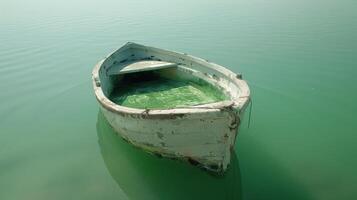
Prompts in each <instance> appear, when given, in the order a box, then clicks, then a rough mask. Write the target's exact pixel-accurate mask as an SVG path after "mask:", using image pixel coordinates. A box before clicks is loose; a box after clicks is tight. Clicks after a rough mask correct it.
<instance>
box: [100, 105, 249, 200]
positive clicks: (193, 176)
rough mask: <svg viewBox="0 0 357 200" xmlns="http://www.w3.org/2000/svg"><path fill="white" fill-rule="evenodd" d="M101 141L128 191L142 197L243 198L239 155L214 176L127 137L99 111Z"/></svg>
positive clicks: (115, 174) (107, 161) (118, 179)
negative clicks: (136, 144) (159, 154)
mask: <svg viewBox="0 0 357 200" xmlns="http://www.w3.org/2000/svg"><path fill="white" fill-rule="evenodd" d="M97 134H98V143H99V146H100V150H101V154H102V156H103V160H104V163H105V165H106V167H107V169H108V171H109V173H110V174H111V176H112V177H113V178H114V180H115V181H116V182H117V183H118V185H119V187H120V188H121V189H122V190H123V191H124V192H125V194H126V195H127V196H128V197H129V198H130V199H134V200H137V199H138V200H140V199H155V200H157V199H180V200H181V199H215V200H216V199H227V200H228V199H235V200H236V199H241V198H242V189H241V177H240V169H239V163H238V159H237V156H236V154H235V153H233V154H232V160H231V164H230V166H229V169H228V170H227V171H226V173H225V174H224V175H223V176H214V175H212V174H209V173H207V172H206V171H204V170H202V169H199V168H197V167H195V166H192V165H189V164H188V163H184V162H182V161H177V160H170V159H167V158H160V157H157V156H154V155H151V154H149V153H146V152H144V151H142V150H140V149H138V148H135V147H134V146H132V145H131V144H129V143H127V142H126V141H124V140H123V139H122V138H121V137H120V136H118V135H117V133H116V132H115V131H114V130H113V129H112V127H111V126H110V125H109V123H108V122H107V121H106V119H105V118H104V116H103V114H102V113H101V112H100V111H99V113H98V120H97Z"/></svg>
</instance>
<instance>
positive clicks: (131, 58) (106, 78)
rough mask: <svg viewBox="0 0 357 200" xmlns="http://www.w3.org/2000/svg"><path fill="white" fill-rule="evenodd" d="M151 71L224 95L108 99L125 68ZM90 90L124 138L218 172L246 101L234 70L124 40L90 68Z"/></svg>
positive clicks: (243, 85)
mask: <svg viewBox="0 0 357 200" xmlns="http://www.w3.org/2000/svg"><path fill="white" fill-rule="evenodd" d="M149 71H154V72H155V73H158V74H161V75H162V76H167V77H169V76H176V77H179V78H181V79H184V80H203V81H205V82H207V83H209V84H210V85H212V86H214V87H216V88H218V89H219V90H221V91H222V92H224V93H225V94H226V95H227V96H228V97H229V98H228V100H224V101H219V102H214V103H208V104H201V105H193V106H185V107H175V108H170V109H140V108H132V107H126V106H122V105H119V104H116V103H114V102H113V101H111V100H110V98H109V97H110V94H111V92H112V91H113V89H114V87H115V86H116V84H118V80H119V79H121V77H123V76H126V75H127V74H133V73H138V74H139V73H144V72H149ZM92 79H93V87H94V92H95V96H96V98H97V100H98V102H99V105H100V108H101V111H102V113H103V114H104V116H105V118H106V119H107V120H108V122H109V124H110V125H111V126H112V127H113V128H114V130H115V131H116V132H118V133H119V134H120V135H121V136H122V137H123V138H124V139H125V140H127V141H128V142H130V143H132V144H133V145H135V146H137V147H139V148H142V149H144V150H146V151H148V152H151V153H154V154H157V155H160V156H163V157H169V158H179V159H184V160H187V161H189V162H190V163H191V164H194V165H198V166H200V167H203V168H205V169H208V170H210V171H214V172H218V173H222V172H224V171H225V170H226V169H227V167H228V165H229V163H230V160H231V151H233V148H234V144H235V140H236V136H237V134H238V126H239V124H240V121H241V117H242V116H243V113H244V111H245V109H246V107H247V105H248V103H249V102H250V92H249V87H248V85H247V83H246V82H245V81H244V80H242V76H241V75H240V74H235V73H233V72H232V71H230V70H228V69H226V68H224V67H222V66H220V65H217V64H214V63H211V62H209V61H207V60H204V59H201V58H197V57H194V56H191V55H188V54H185V53H178V52H173V51H168V50H163V49H158V48H154V47H148V46H144V45H140V44H136V43H131V42H129V43H127V44H125V45H124V46H123V47H121V48H120V49H118V50H117V51H115V52H113V53H111V54H110V55H109V56H107V57H106V58H105V59H103V60H101V61H100V62H99V63H98V64H97V65H96V66H95V67H94V69H93V72H92Z"/></svg>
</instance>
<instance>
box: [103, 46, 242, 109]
mask: <svg viewBox="0 0 357 200" xmlns="http://www.w3.org/2000/svg"><path fill="white" fill-rule="evenodd" d="M160 51H162V50H156V49H150V50H148V49H146V48H144V47H142V48H141V47H140V46H138V47H126V48H125V47H124V49H119V50H118V51H117V52H114V53H113V54H111V55H110V56H109V57H107V59H105V60H104V62H103V63H102V64H101V67H100V69H99V78H100V82H101V88H102V90H103V93H104V94H105V95H106V96H107V97H108V98H109V99H110V100H111V101H113V102H114V103H116V104H119V105H120V104H121V105H123V106H128V107H134V108H150V109H170V108H177V107H181V106H197V105H203V104H209V103H215V102H219V101H224V100H231V99H232V98H235V97H236V96H239V89H238V87H237V86H234V85H232V84H230V81H229V78H228V77H225V75H224V74H223V73H221V72H220V71H217V70H214V69H212V68H209V67H207V66H206V64H205V62H206V61H204V60H202V61H201V60H199V62H197V61H196V60H195V59H196V58H193V57H190V56H185V55H184V56H183V55H182V54H179V53H175V52H168V53H167V52H165V53H163V52H160ZM228 86H229V87H228ZM155 87H156V88H155ZM180 89H181V90H180ZM160 93H161V94H160ZM163 96H168V97H170V98H171V99H165V98H163ZM158 98H159V100H158ZM160 98H161V99H160ZM175 98H176V99H175ZM135 99H139V101H137V102H135ZM185 99H188V101H189V102H184V101H185ZM190 99H191V100H192V101H190ZM125 100H127V104H125ZM145 100H146V101H145ZM156 100H158V101H156ZM165 100H166V101H172V103H171V105H162V106H160V103H161V104H163V102H164V101H165ZM150 101H153V102H155V101H156V105H152V106H149V107H147V106H148V103H149V102H150ZM123 102H124V103H123ZM175 102H176V103H175Z"/></svg>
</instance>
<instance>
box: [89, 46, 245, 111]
mask: <svg viewBox="0 0 357 200" xmlns="http://www.w3.org/2000/svg"><path fill="white" fill-rule="evenodd" d="M128 47H129V48H144V49H150V50H159V51H164V52H167V53H171V54H177V55H179V56H183V57H188V58H190V59H191V60H194V61H196V62H198V63H202V64H203V65H204V66H205V67H208V68H210V69H211V70H213V71H217V72H220V73H222V74H224V75H225V76H226V79H227V80H229V81H231V82H234V83H235V84H236V85H237V87H238V88H239V90H240V95H239V97H238V98H235V99H233V100H229V101H227V100H223V101H218V102H214V103H209V104H200V105H197V106H190V107H184V108H182V107H181V108H180V107H176V108H169V109H140V108H131V107H126V106H121V105H118V104H116V103H114V102H112V101H111V100H110V99H109V98H108V97H107V96H106V95H105V94H104V92H103V90H102V88H101V85H100V84H97V81H98V79H99V70H100V68H101V67H102V65H103V63H104V61H106V60H107V59H108V58H111V56H112V55H113V54H115V53H116V52H118V51H120V50H122V49H124V48H128ZM239 77H240V76H239V75H237V74H235V73H234V72H232V71H231V70H229V69H227V68H225V67H223V66H221V65H218V64H216V63H212V62H209V61H207V60H204V59H202V58H199V57H195V56H192V55H189V54H186V53H181V52H177V51H170V50H166V49H159V48H155V47H150V46H144V45H140V44H136V43H132V42H128V43H126V44H125V45H124V46H122V47H120V48H119V49H117V50H115V51H113V52H112V53H110V54H109V55H108V56H106V57H105V58H104V59H102V60H101V61H99V62H98V63H97V64H96V65H95V67H94V69H93V71H92V83H93V88H94V93H95V96H96V98H97V100H98V102H99V103H100V104H101V105H102V106H103V107H104V108H105V109H107V110H109V111H111V112H114V113H117V114H121V115H131V116H134V117H135V116H141V117H142V116H146V117H147V118H155V117H159V118H161V117H163V118H167V117H168V116H171V117H182V116H183V115H185V114H199V113H207V112H219V111H221V110H224V109H226V108H234V109H238V111H239V113H241V112H243V111H244V110H245V108H246V107H247V105H248V103H249V102H250V90H249V87H248V84H247V83H246V81H245V80H242V79H240V78H239Z"/></svg>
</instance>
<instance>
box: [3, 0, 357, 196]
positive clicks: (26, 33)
mask: <svg viewBox="0 0 357 200" xmlns="http://www.w3.org/2000/svg"><path fill="white" fill-rule="evenodd" d="M356 10H357V2H356V1H353V0H341V1H337V0H335V1H332V0H314V1H308V0H302V1H297V0H296V1H285V0H271V1H264V0H234V1H233V0H232V1H218V0H205V1H202V0H198V1H192V2H183V1H176V2H175V1H164V0H153V1H138V0H137V1H135V0H122V1H114V0H102V1H99V0H86V1H84V0H71V1H60V0H54V1H45V0H28V1H20V0H2V1H1V2H0V81H1V84H0V90H1V93H0V199H1V200H22V199H26V200H27V199H36V200H42V199H134V200H136V199H324V200H326V199H356V198H357V192H356V187H357V173H356V169H357V145H356V141H357V134H356V133H357V123H356V122H355V121H356V116H355V113H356V112H357V103H356V102H357V83H356V81H357V78H356V77H357V57H356V55H357V37H356V36H357V11H356ZM127 41H134V42H138V43H143V44H147V45H152V46H157V47H162V48H167V49H172V50H177V51H181V52H187V53H190V54H193V55H196V56H199V57H203V58H206V59H209V60H212V61H214V62H216V63H219V64H221V65H224V66H227V67H228V68H230V69H231V70H232V71H234V72H241V73H243V76H244V78H245V79H246V80H247V81H248V82H249V84H250V87H251V90H252V97H253V115H252V122H251V126H250V128H249V129H248V127H247V120H245V121H244V122H243V124H242V125H241V129H240V134H239V136H238V140H237V143H236V148H235V155H234V156H233V160H232V166H231V169H230V170H229V171H228V173H227V174H226V176H225V177H221V178H217V177H214V176H211V175H209V174H207V173H206V172H203V171H201V170H199V169H197V168H195V167H192V166H190V165H187V164H184V163H179V162H176V161H172V160H166V159H160V158H157V157H152V156H150V155H148V154H146V153H143V152H141V151H139V150H137V149H135V148H133V147H131V146H130V145H128V144H127V143H125V142H123V141H122V140H121V139H120V138H118V137H116V136H115V135H114V132H113V130H112V129H111V128H110V127H109V126H108V124H107V123H106V121H105V120H104V119H103V116H102V115H101V113H99V110H98V106H97V104H96V101H95V98H94V95H93V91H92V86H91V80H90V78H91V76H90V74H91V70H92V67H93V66H94V65H95V63H96V62H97V61H99V60H100V59H102V58H103V57H104V56H105V55H107V54H108V53H110V52H111V51H113V50H115V49H117V48H118V47H120V46H121V45H122V44H124V43H125V42H127Z"/></svg>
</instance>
